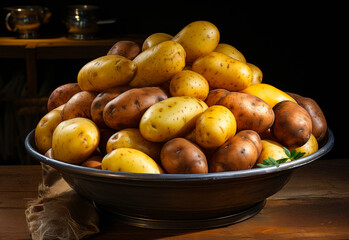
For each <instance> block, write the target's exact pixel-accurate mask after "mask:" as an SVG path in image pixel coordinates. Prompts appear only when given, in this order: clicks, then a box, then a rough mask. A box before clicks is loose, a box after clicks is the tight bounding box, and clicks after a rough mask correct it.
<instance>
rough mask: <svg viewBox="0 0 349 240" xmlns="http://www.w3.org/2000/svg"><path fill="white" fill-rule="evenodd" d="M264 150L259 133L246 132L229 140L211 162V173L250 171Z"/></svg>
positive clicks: (218, 150)
mask: <svg viewBox="0 0 349 240" xmlns="http://www.w3.org/2000/svg"><path fill="white" fill-rule="evenodd" d="M261 149H262V141H261V139H260V137H259V135H258V133H257V132H255V131H253V130H244V131H240V132H238V133H237V134H236V135H235V136H233V137H231V138H229V139H228V140H227V141H226V142H225V143H224V144H223V145H222V146H221V147H220V148H218V149H217V151H216V152H215V153H214V154H213V156H212V158H211V159H210V160H209V172H225V171H236V170H244V169H250V168H252V167H253V166H254V164H255V163H256V161H257V159H258V157H259V154H260V153H261Z"/></svg>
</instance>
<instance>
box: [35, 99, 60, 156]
mask: <svg viewBox="0 0 349 240" xmlns="http://www.w3.org/2000/svg"><path fill="white" fill-rule="evenodd" d="M63 106H64V105H61V106H59V107H57V108H55V109H53V110H51V111H50V112H48V113H47V114H46V115H45V116H43V117H42V118H41V119H40V121H39V123H38V125H36V128H35V145H36V148H37V149H38V151H39V152H40V153H42V154H44V153H46V152H47V150H49V149H50V148H51V147H52V135H53V131H54V130H55V129H56V127H57V125H58V124H59V123H60V122H62V118H61V111H62V109H63Z"/></svg>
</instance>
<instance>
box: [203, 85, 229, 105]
mask: <svg viewBox="0 0 349 240" xmlns="http://www.w3.org/2000/svg"><path fill="white" fill-rule="evenodd" d="M228 93H230V91H228V90H225V89H223V88H217V89H212V90H211V91H209V92H208V96H207V98H206V100H205V103H206V104H207V106H209V107H211V106H212V105H216V104H217V102H218V101H219V100H220V99H221V98H223V97H224V96H225V95H227V94H228Z"/></svg>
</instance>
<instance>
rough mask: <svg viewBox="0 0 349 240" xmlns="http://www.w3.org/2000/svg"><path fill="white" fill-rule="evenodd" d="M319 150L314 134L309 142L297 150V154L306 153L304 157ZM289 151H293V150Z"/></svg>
mask: <svg viewBox="0 0 349 240" xmlns="http://www.w3.org/2000/svg"><path fill="white" fill-rule="evenodd" d="M318 149H319V144H318V142H317V140H316V138H315V137H314V135H313V134H311V135H310V138H309V140H308V141H307V142H306V143H305V144H304V145H303V146H301V147H298V148H296V150H297V152H305V154H304V155H303V157H305V156H308V155H310V154H312V153H315V152H317V150H318ZM289 150H290V151H291V150H292V148H291V149H289Z"/></svg>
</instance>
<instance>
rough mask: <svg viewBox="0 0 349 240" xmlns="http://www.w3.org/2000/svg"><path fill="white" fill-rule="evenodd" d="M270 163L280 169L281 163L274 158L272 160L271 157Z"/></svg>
mask: <svg viewBox="0 0 349 240" xmlns="http://www.w3.org/2000/svg"><path fill="white" fill-rule="evenodd" d="M268 159H269V161H270V162H272V163H273V164H274V165H275V166H276V167H279V166H280V165H279V163H278V162H277V161H276V160H275V159H274V158H271V157H268Z"/></svg>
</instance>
